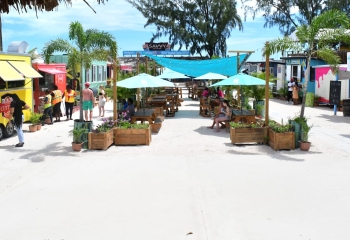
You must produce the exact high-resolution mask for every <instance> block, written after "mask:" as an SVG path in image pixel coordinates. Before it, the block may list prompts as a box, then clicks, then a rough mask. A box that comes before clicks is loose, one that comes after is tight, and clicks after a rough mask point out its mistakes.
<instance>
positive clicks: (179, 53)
mask: <svg viewBox="0 0 350 240" xmlns="http://www.w3.org/2000/svg"><path fill="white" fill-rule="evenodd" d="M137 53H140V55H141V56H142V55H146V54H148V55H167V56H169V55H173V56H181V55H190V51H143V50H142V51H123V56H135V55H137Z"/></svg>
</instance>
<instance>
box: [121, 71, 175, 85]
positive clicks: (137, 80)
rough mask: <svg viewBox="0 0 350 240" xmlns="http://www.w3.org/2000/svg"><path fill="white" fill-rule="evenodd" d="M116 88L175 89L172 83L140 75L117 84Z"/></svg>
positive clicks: (144, 74) (147, 75)
mask: <svg viewBox="0 0 350 240" xmlns="http://www.w3.org/2000/svg"><path fill="white" fill-rule="evenodd" d="M118 87H125V88H149V87H175V86H174V83H172V82H169V81H165V80H163V79H161V78H158V77H154V76H152V75H149V74H146V73H141V74H139V75H136V76H134V77H131V78H127V79H124V80H122V81H119V82H118Z"/></svg>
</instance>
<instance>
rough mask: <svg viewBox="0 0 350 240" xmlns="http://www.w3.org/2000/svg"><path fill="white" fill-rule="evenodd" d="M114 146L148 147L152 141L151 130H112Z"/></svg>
mask: <svg viewBox="0 0 350 240" xmlns="http://www.w3.org/2000/svg"><path fill="white" fill-rule="evenodd" d="M113 131H114V144H115V145H149V144H150V142H151V140H152V134H151V128H150V127H148V128H146V129H120V128H114V129H113Z"/></svg>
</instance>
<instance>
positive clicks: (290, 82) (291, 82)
mask: <svg viewBox="0 0 350 240" xmlns="http://www.w3.org/2000/svg"><path fill="white" fill-rule="evenodd" d="M293 86H294V79H293V78H292V79H291V80H290V81H289V83H288V94H287V103H289V101H290V100H291V99H292V94H293Z"/></svg>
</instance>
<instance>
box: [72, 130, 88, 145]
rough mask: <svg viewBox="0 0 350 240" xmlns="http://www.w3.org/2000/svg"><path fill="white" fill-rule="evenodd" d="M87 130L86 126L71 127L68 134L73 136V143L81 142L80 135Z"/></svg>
mask: <svg viewBox="0 0 350 240" xmlns="http://www.w3.org/2000/svg"><path fill="white" fill-rule="evenodd" d="M87 132H88V130H87V129H86V128H73V129H72V130H70V131H69V136H73V143H83V142H82V141H81V136H82V135H83V134H85V133H87Z"/></svg>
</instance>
